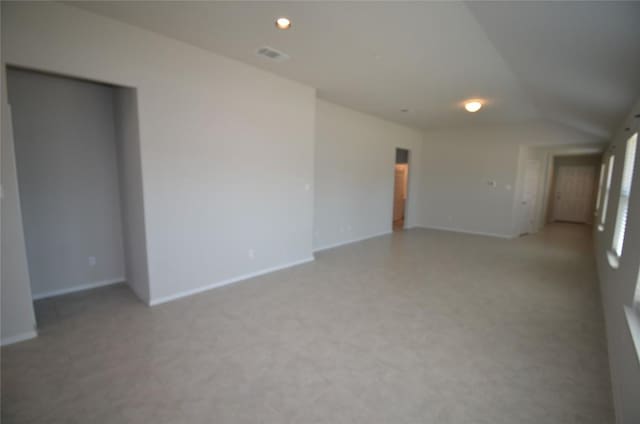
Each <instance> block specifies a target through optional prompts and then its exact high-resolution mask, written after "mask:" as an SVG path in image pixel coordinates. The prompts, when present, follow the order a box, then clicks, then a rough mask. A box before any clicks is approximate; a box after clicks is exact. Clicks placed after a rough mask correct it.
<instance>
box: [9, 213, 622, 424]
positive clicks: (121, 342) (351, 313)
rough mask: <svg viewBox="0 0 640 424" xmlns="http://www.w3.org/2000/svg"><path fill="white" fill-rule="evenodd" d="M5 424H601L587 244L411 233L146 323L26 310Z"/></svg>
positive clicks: (553, 238) (96, 297) (604, 393)
mask: <svg viewBox="0 0 640 424" xmlns="http://www.w3.org/2000/svg"><path fill="white" fill-rule="evenodd" d="M36 309H37V312H38V317H39V320H40V325H41V328H40V336H39V337H38V338H37V339H34V340H31V341H27V342H24V343H19V344H16V345H12V346H8V347H5V348H2V387H3V390H2V422H3V423H6V424H9V423H24V422H29V423H30V422H47V423H88V422H91V423H150V422H154V423H177V422H182V423H205V422H207V423H209V422H215V423H258V422H264V423H285V422H290V423H320V422H322V423H418V422H420V423H438V424H445V423H451V424H454V423H455V424H471V423H474V424H479V423H487V424H488V423H491V424H515V423H518V424H521V423H531V424H539V423H581V424H588V423H594V424H595V423H598V424H602V423H613V412H612V405H611V389H610V383H609V370H608V365H607V352H606V344H605V334H604V323H603V318H602V311H601V303H600V298H599V291H598V285H597V280H596V271H595V264H594V260H593V257H592V246H591V234H590V229H589V228H588V227H584V226H580V225H572V224H554V225H551V226H549V227H548V228H547V229H546V230H545V231H543V232H542V233H539V234H537V235H532V236H526V237H522V238H519V239H516V240H504V239H498V238H489V237H484V236H474V235H466V234H457V233H451V232H443V231H434V230H425V229H413V230H408V231H404V232H401V233H394V234H392V235H389V236H383V237H378V238H374V239H370V240H367V241H364V242H360V243H355V244H351V245H347V246H344V247H340V248H336V249H332V250H328V251H324V252H321V253H318V254H316V261H315V262H313V263H309V264H307V265H302V266H298V267H295V268H291V269H288V270H284V271H280V272H276V273H272V274H268V275H265V276H262V277H258V278H254V279H251V280H248V281H245V282H241V283H238V284H234V285H230V286H226V287H222V288H219V289H214V290H211V291H208V292H205V293H202V294H199V295H195V296H192V297H189V298H185V299H181V300H177V301H174V302H171V303H168V304H164V305H160V306H156V307H153V308H147V307H145V306H144V305H142V304H141V303H139V302H137V301H136V300H135V298H134V296H133V295H132V294H131V293H130V292H129V291H128V289H126V287H125V286H113V287H110V288H104V289H97V290H94V291H91V292H85V293H79V294H74V295H68V296H63V297H59V298H52V299H49V300H44V301H39V302H37V303H36Z"/></svg>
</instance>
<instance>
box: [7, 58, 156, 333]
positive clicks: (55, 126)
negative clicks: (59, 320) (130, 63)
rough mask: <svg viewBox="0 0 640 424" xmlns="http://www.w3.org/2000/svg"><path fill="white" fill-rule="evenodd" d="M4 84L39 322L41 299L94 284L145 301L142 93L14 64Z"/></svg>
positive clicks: (31, 279) (68, 293)
mask: <svg viewBox="0 0 640 424" xmlns="http://www.w3.org/2000/svg"><path fill="white" fill-rule="evenodd" d="M7 87H8V103H9V107H10V110H11V119H12V123H13V145H14V146H15V162H16V171H17V181H18V193H19V198H20V199H19V202H20V209H21V215H22V223H23V225H22V226H23V228H22V229H21V230H22V231H23V232H24V236H25V242H26V243H25V244H26V257H27V265H28V270H29V277H30V282H31V293H32V297H33V300H34V301H38V303H36V315H37V316H38V315H40V316H38V325H41V324H42V322H41V321H40V318H42V316H43V315H42V314H38V308H37V306H38V304H41V305H42V304H44V303H46V302H49V301H50V299H57V298H58V297H59V296H62V295H70V293H74V292H79V291H84V290H88V289H94V288H97V287H102V286H107V285H112V284H120V287H123V288H126V287H127V286H128V287H129V288H131V289H132V291H133V292H134V293H135V294H136V295H137V297H139V298H140V299H141V300H142V301H143V302H145V303H147V302H148V299H149V281H148V274H147V256H146V235H145V228H144V211H143V204H142V194H141V193H142V176H141V166H140V146H139V132H138V115H137V95H136V90H135V89H134V88H131V87H120V86H115V85H111V84H105V83H100V82H94V81H87V80H81V79H77V78H70V77H65V76H60V75H53V74H48V73H44V72H38V71H32V70H27V69H21V68H14V67H8V68H7ZM125 283H126V285H125ZM74 296H75V298H76V299H78V298H79V297H78V295H74ZM45 299H47V300H46V301H45ZM54 309H55V308H54ZM76 309H77V308H76ZM61 314H62V312H61ZM46 318H47V320H48V319H50V318H52V317H51V315H50V314H49V315H47V317H46Z"/></svg>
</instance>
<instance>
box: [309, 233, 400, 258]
mask: <svg viewBox="0 0 640 424" xmlns="http://www.w3.org/2000/svg"><path fill="white" fill-rule="evenodd" d="M392 232H393V231H392V230H388V231H384V232H382V233H378V234H373V235H370V236H365V237H359V238H356V239H350V240H346V241H341V242H338V243H333V244H328V245H326V246H322V247H317V248H315V249H313V252H314V253H315V252H321V251H323V250H329V249H333V248H335V247H339V246H344V245H345V244H351V243H357V242H359V241H364V240H368V239H371V238H375V237H381V236H386V235H387V234H391V233H392Z"/></svg>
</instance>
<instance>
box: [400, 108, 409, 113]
mask: <svg viewBox="0 0 640 424" xmlns="http://www.w3.org/2000/svg"><path fill="white" fill-rule="evenodd" d="M400 112H402V113H407V112H409V109H400Z"/></svg>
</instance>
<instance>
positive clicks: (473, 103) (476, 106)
mask: <svg viewBox="0 0 640 424" xmlns="http://www.w3.org/2000/svg"><path fill="white" fill-rule="evenodd" d="M481 107H482V102H480V101H479V100H469V101H468V102H465V104H464V108H465V109H467V112H477V111H479V110H480V108H481Z"/></svg>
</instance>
